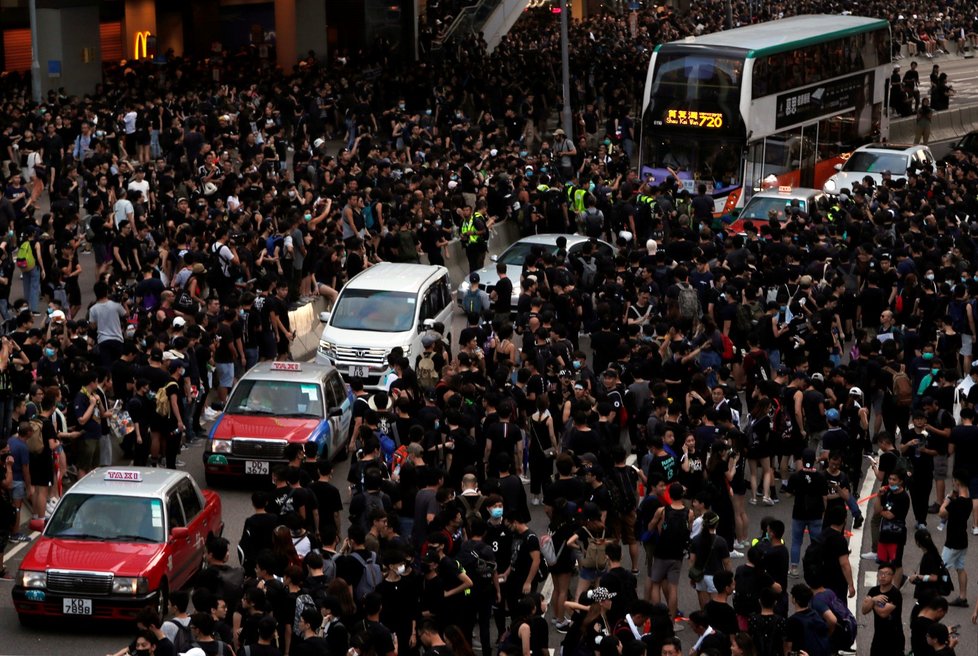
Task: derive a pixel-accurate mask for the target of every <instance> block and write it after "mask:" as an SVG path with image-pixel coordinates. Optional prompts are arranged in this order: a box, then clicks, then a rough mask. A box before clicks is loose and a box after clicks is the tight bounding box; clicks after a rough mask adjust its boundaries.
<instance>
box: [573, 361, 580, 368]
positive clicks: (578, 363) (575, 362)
mask: <svg viewBox="0 0 978 656" xmlns="http://www.w3.org/2000/svg"><path fill="white" fill-rule="evenodd" d="M574 368H575V369H580V368H581V361H580V360H574Z"/></svg>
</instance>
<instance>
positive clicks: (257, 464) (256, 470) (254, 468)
mask: <svg viewBox="0 0 978 656" xmlns="http://www.w3.org/2000/svg"><path fill="white" fill-rule="evenodd" d="M245 473H246V474H267V473H268V463H267V462H265V461H264V460H245Z"/></svg>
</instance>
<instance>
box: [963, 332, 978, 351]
mask: <svg viewBox="0 0 978 656" xmlns="http://www.w3.org/2000/svg"><path fill="white" fill-rule="evenodd" d="M960 334H961V355H972V351H973V349H974V346H975V341H974V339H972V337H971V335H970V334H967V335H966V334H965V333H960Z"/></svg>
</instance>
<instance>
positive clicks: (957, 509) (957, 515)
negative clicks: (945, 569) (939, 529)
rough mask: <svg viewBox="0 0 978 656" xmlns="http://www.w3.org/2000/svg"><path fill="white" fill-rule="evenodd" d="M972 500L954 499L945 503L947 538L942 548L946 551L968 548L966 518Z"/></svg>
mask: <svg viewBox="0 0 978 656" xmlns="http://www.w3.org/2000/svg"><path fill="white" fill-rule="evenodd" d="M971 506H972V500H971V499H970V498H968V497H954V498H953V499H951V500H950V501H948V503H947V529H946V530H947V533H945V535H946V536H947V537H946V538H945V539H944V546H945V547H947V548H948V549H967V548H968V518H969V517H970V516H971Z"/></svg>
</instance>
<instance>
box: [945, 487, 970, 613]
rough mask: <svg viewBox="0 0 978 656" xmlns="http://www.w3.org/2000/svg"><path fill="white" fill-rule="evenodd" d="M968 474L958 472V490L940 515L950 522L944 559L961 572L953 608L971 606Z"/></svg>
mask: <svg viewBox="0 0 978 656" xmlns="http://www.w3.org/2000/svg"><path fill="white" fill-rule="evenodd" d="M967 477H968V474H967V473H966V472H957V473H955V475H954V485H955V488H954V490H953V491H952V492H951V494H950V495H949V496H948V497H946V498H945V499H944V500H943V502H942V503H941V507H940V510H939V511H938V515H939V516H940V518H941V521H942V522H945V523H946V526H945V533H944V535H945V538H944V550H943V551H942V552H941V559H942V560H943V561H944V564H945V565H946V566H947V568H948V570H949V571H950V570H956V571H957V573H958V598H957V599H955V600H954V601H952V602H951V605H952V606H962V607H967V605H968V601H967V599H968V571H967V569H965V556H966V555H967V553H968V517H970V516H971V513H972V504H973V503H974V502H973V500H972V499H971V495H970V491H969V489H968V480H967Z"/></svg>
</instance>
